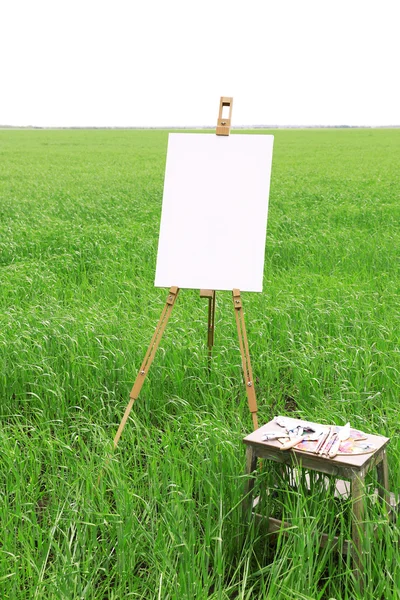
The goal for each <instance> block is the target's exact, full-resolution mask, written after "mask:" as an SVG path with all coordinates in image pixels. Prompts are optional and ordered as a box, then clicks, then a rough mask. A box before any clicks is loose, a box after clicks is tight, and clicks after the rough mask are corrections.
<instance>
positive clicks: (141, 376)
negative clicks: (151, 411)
mask: <svg viewBox="0 0 400 600" xmlns="http://www.w3.org/2000/svg"><path fill="white" fill-rule="evenodd" d="M178 292H179V288H177V287H175V286H173V287H171V289H170V290H169V294H168V298H167V301H166V303H165V306H164V308H163V311H162V313H161V317H160V320H159V321H158V324H157V327H156V330H155V332H154V335H153V337H152V339H151V342H150V345H149V347H148V350H147V352H146V356H145V357H144V360H143V362H142V366H141V367H140V371H139V373H138V375H137V377H136V381H135V383H134V385H133V388H132V391H131V393H130V394H129V397H130V401H129V404H128V406H127V407H126V409H125V414H124V416H123V418H122V421H121V423H120V425H119V427H118V431H117V433H116V435H115V438H114V448H116V447H117V444H118V441H119V438H120V437H121V434H122V432H123V430H124V427H125V425H126V422H127V420H128V417H129V414H130V412H131V410H132V406H133V403H134V402H135V400H136V399H137V398H138V396H139V394H140V390H141V389H142V386H143V383H144V380H145V378H146V375H147V372H148V370H149V369H150V366H151V363H152V362H153V359H154V356H155V353H156V351H157V348H158V346H159V343H160V341H161V337H162V335H163V333H164V330H165V328H166V326H167V323H168V319H169V317H170V316H171V312H172V309H173V307H174V304H175V300H176V297H177V295H178Z"/></svg>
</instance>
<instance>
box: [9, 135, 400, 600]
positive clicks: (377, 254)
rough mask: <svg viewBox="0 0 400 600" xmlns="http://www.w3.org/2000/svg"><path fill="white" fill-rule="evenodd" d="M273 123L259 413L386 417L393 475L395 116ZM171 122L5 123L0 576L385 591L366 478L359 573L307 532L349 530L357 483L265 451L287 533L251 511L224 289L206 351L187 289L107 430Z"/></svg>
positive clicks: (153, 229) (151, 594) (39, 585)
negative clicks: (325, 477)
mask: <svg viewBox="0 0 400 600" xmlns="http://www.w3.org/2000/svg"><path fill="white" fill-rule="evenodd" d="M258 133H262V132H259V131H257V133H256V134H258ZM268 133H273V134H274V135H275V144H274V158H273V169H272V181H271V194H270V209H269V218H268V233H267V243H266V255H265V274H264V292H263V293H262V294H250V293H248V294H246V293H243V294H242V299H243V303H244V310H245V318H246V325H247V333H248V337H249V341H250V352H251V357H252V366H253V371H254V375H255V379H256V393H257V398H258V404H259V422H260V423H263V422H266V421H268V420H269V419H270V418H272V417H273V416H274V415H277V414H286V415H291V416H299V417H301V418H306V419H310V420H314V421H320V422H324V423H332V422H336V423H338V424H344V423H345V422H346V421H350V423H351V425H352V426H354V427H357V428H359V429H362V430H366V431H369V432H371V433H377V434H381V435H385V436H388V437H391V442H390V445H389V448H388V456H389V468H390V483H391V489H392V491H393V492H395V494H396V495H397V496H398V492H399V490H400V470H399V462H400V442H399V434H400V426H399V416H398V415H399V408H398V397H399V388H400V374H399V371H400V336H399V326H400V294H399V292H400V285H399V283H400V272H399V271H400V260H399V248H400V174H399V173H400V171H399V164H400V134H399V131H398V130H397V131H396V130H373V129H365V130H308V131H307V130H293V131H290V130H277V131H275V132H268ZM232 135H240V133H235V132H234V133H232ZM167 139H168V132H167V131H156V130H152V131H133V130H126V131H112V130H109V131H102V130H91V131H89V130H87V131H84V130H60V131H57V130H53V131H45V130H43V131H40V130H32V131H17V130H15V131H5V130H4V131H0V286H1V288H0V289H1V294H0V303H1V310H0V456H1V461H0V523H1V537H2V540H1V546H0V597H1V598H2V599H3V598H4V599H10V600H20V599H21V600H22V599H28V598H29V599H31V598H32V599H35V600H36V599H65V600H67V599H68V600H69V599H71V600H73V599H74V600H75V599H85V600H89V599H90V600H106V599H107V600H117V599H118V600H119V599H123V598H124V599H125V598H135V599H139V598H146V599H147V600H149V599H157V600H186V599H187V600H191V599H196V600H205V599H212V600H250V599H257V600H258V599H260V600H266V599H268V600H272V599H273V600H317V599H321V600H323V599H326V600H328V599H336V600H353V599H354V598H363V599H364V600H365V599H369V598H370V599H374V600H377V599H385V600H392V599H393V600H394V599H398V598H399V597H400V548H399V542H398V537H399V525H398V523H397V524H396V523H392V524H389V523H388V522H387V520H386V519H385V516H384V515H382V513H381V511H380V510H379V507H378V506H377V505H376V504H374V503H373V502H369V503H368V506H367V513H366V515H367V516H366V536H365V540H364V543H365V553H364V560H365V568H364V574H365V579H366V589H365V590H364V591H363V592H362V591H361V590H360V588H359V584H358V582H357V579H356V578H355V576H354V573H353V571H352V564H351V561H350V560H349V559H348V558H346V557H344V556H341V555H340V554H338V553H334V552H330V551H328V550H326V549H323V550H321V551H318V550H317V546H316V540H317V539H318V535H319V533H321V532H322V531H324V532H327V533H330V534H331V535H339V536H341V539H346V538H348V537H349V535H350V518H349V506H348V504H347V503H346V502H343V503H338V502H336V501H332V502H331V501H329V500H327V497H326V494H325V493H324V492H322V491H321V489H320V486H318V485H317V484H316V485H315V486H313V487H312V489H311V493H308V494H307V493H306V490H305V489H303V493H301V494H300V495H299V496H298V495H297V494H293V493H291V492H290V491H289V492H288V491H287V490H285V489H284V485H283V482H281V481H280V479H279V473H278V472H277V471H276V470H274V469H273V468H265V472H263V473H262V474H261V475H260V478H259V481H260V489H261V488H262V489H263V486H264V483H265V479H267V480H268V481H271V480H273V481H274V483H275V484H276V485H277V489H278V492H279V493H277V498H276V499H275V500H274V502H275V504H276V506H275V507H274V508H275V509H276V510H278V511H279V512H280V514H282V515H283V516H284V518H287V519H288V520H289V519H290V520H291V522H292V525H293V529H292V534H291V535H290V536H288V537H283V536H282V535H278V536H277V538H276V539H269V537H268V535H267V534H266V532H265V529H264V528H263V525H262V524H259V523H257V522H253V521H250V522H245V521H244V520H243V518H242V514H241V502H242V499H243V489H244V483H245V481H244V475H243V473H244V467H245V451H244V446H243V443H242V438H243V437H244V436H245V435H247V434H248V433H249V432H250V431H251V429H252V423H251V418H250V415H249V412H248V409H247V400H246V393H245V387H244V385H243V380H242V372H241V360H240V352H239V347H238V339H237V332H236V326H235V322H234V315H233V309H232V300H231V295H230V294H229V293H228V292H220V293H217V313H216V334H215V348H214V352H213V358H212V369H211V372H210V373H209V372H208V369H207V337H206V326H207V302H206V301H205V300H204V299H200V297H199V292H198V291H196V290H194V291H189V290H182V291H181V292H180V294H179V297H178V299H177V303H176V306H175V308H174V312H173V314H172V316H171V319H170V322H169V324H168V327H167V330H166V332H165V334H164V337H163V339H162V342H161V346H160V349H159V350H158V353H157V355H156V358H155V361H154V363H153V365H152V367H151V371H150V373H149V376H148V377H147V379H146V383H145V384H144V387H143V389H142V392H141V395H140V398H139V399H138V401H137V402H136V403H135V405H134V408H133V410H132V413H131V417H130V419H129V421H128V423H127V426H126V428H125V430H124V433H123V435H122V438H121V440H120V443H119V446H118V448H117V450H116V451H115V452H113V450H112V439H113V437H114V435H115V432H116V429H117V427H118V424H119V422H120V420H121V418H122V415H123V413H124V410H125V407H126V404H127V402H128V397H129V392H130V389H131V386H132V384H133V382H134V380H135V377H136V374H137V370H138V368H139V366H140V364H141V362H142V359H143V356H144V353H145V351H146V349H147V346H148V344H149V341H150V339H151V336H152V334H153V331H154V328H155V325H156V323H157V320H158V318H159V315H160V313H161V310H162V307H163V305H164V302H165V299H166V295H167V290H163V289H157V288H154V285H153V281H154V272H155V263H156V252H157V242H158V231H159V223H160V215H161V202H162V190H163V177H164V168H165V158H166V148H167ZM244 204H245V199H244ZM99 476H100V477H99ZM374 486H375V482H374V481H373V480H371V482H370V488H369V489H371V490H372V489H373V488H374ZM377 525H378V528H376V526H377ZM375 529H376V536H375V537H374V530H375Z"/></svg>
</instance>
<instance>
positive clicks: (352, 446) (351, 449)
mask: <svg viewBox="0 0 400 600" xmlns="http://www.w3.org/2000/svg"><path fill="white" fill-rule="evenodd" d="M340 429H341V427H335V431H336V433H338V432H339V430H340ZM367 438H368V436H367V435H365V433H363V432H362V431H359V430H358V429H350V437H349V438H348V439H347V440H344V441H343V442H341V443H340V446H339V451H338V455H351V454H355V455H359V454H371V453H372V452H375V450H376V447H375V446H374V445H373V444H368V443H367V442H365V441H364V440H367ZM317 445H318V440H307V439H305V440H303V441H302V442H300V443H299V444H297V446H296V450H301V451H302V452H311V453H315V449H316V447H317Z"/></svg>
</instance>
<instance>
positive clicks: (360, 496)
mask: <svg viewBox="0 0 400 600" xmlns="http://www.w3.org/2000/svg"><path fill="white" fill-rule="evenodd" d="M351 500H352V511H353V515H352V516H353V520H352V539H353V564H354V568H355V575H356V578H357V580H358V581H359V582H360V585H361V588H363V560H362V536H363V534H364V526H363V520H364V502H365V480H364V477H355V478H354V479H353V480H352V482H351Z"/></svg>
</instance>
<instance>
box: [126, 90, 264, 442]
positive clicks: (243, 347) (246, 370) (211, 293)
mask: <svg viewBox="0 0 400 600" xmlns="http://www.w3.org/2000/svg"><path fill="white" fill-rule="evenodd" d="M232 105H233V99H232V98H227V97H221V100H220V107H219V115H218V121H217V127H216V135H221V136H228V135H229V134H230V127H231V118H232ZM225 107H228V108H229V117H227V118H225V117H224V116H223V112H224V108H225ZM178 292H179V288H178V287H175V286H173V287H171V288H170V290H169V293H168V297H167V301H166V303H165V306H164V309H163V311H162V313H161V317H160V320H159V322H158V324H157V327H156V330H155V332H154V335H153V337H152V339H151V342H150V345H149V348H148V350H147V352H146V355H145V357H144V360H143V363H142V365H141V367H140V370H139V373H138V375H137V377H136V380H135V383H134V385H133V388H132V391H131V393H130V400H129V403H128V405H127V407H126V409H125V413H124V416H123V418H122V421H121V423H120V425H119V427H118V431H117V433H116V435H115V438H114V448H116V447H117V445H118V442H119V439H120V437H121V435H122V432H123V430H124V428H125V425H126V422H127V420H128V418H129V414H130V412H131V410H132V407H133V404H134V402H135V400H136V399H137V398H138V396H139V394H140V391H141V389H142V386H143V383H144V380H145V378H146V375H147V373H148V371H149V369H150V366H151V363H152V362H153V359H154V356H155V353H156V351H157V348H158V346H159V344H160V341H161V337H162V335H163V333H164V330H165V328H166V326H167V323H168V320H169V317H170V315H171V312H172V309H173V307H174V304H175V301H176V298H177V295H178ZM200 297H202V298H208V330H207V334H208V336H207V344H208V368H209V370H211V355H212V348H213V345H214V325H215V290H209V289H201V290H200ZM233 305H234V312H235V319H236V325H237V330H238V336H239V346H240V352H241V355H242V367H243V374H244V380H245V384H246V392H247V399H248V404H249V410H250V412H251V415H252V419H253V425H254V429H257V428H258V423H257V401H256V394H255V390H254V381H253V373H252V369H251V363H250V353H249V345H248V341H247V334H246V328H245V322H244V314H243V307H242V299H241V297H240V291H239V290H238V289H234V290H233Z"/></svg>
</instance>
